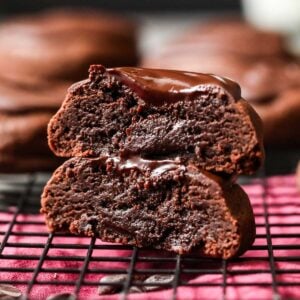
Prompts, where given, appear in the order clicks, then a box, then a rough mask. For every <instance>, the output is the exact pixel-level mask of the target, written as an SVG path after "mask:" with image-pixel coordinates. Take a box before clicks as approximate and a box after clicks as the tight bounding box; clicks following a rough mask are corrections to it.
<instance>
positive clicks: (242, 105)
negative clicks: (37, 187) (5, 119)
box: [48, 65, 264, 175]
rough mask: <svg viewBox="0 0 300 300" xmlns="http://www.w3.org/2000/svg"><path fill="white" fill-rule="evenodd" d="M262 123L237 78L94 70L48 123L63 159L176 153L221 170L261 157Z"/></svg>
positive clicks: (255, 163)
mask: <svg viewBox="0 0 300 300" xmlns="http://www.w3.org/2000/svg"><path fill="white" fill-rule="evenodd" d="M261 131H262V129H261V120H260V119H259V117H258V115H257V114H256V112H255V111H254V110H253V109H252V108H251V107H250V105H249V104H248V103H247V102H246V101H245V100H243V99H242V98H241V91H240V87H239V85H238V84H237V83H235V82H233V81H231V80H229V79H226V78H222V77H219V76H214V75H209V74H200V73H192V72H184V71H170V70H158V69H143V68H129V67H124V68H114V69H106V68H105V67H103V66H101V65H93V66H91V67H90V74H89V78H88V79H87V80H84V81H81V82H78V83H76V84H74V85H73V86H71V87H70V89H69V91H68V94H67V96H66V99H65V101H64V102H63V104H62V107H61V108H60V110H59V111H58V112H57V113H56V115H55V116H54V117H53V118H52V120H51V121H50V123H49V126H48V141H49V145H50V148H51V149H52V150H53V152H54V153H55V154H56V155H58V156H62V157H72V156H82V157H100V156H108V155H118V156H121V157H125V158H126V157H127V158H128V157H130V156H141V157H143V158H147V159H154V158H155V159H160V158H162V159H163V158H166V157H168V158H174V159H178V160H180V161H181V163H184V164H189V163H192V164H194V165H196V166H198V167H200V168H202V169H205V170H208V171H211V172H214V173H221V174H228V175H233V174H251V173H253V172H255V171H256V170H257V169H258V168H259V166H260V165H261V163H262V160H263V157H264V151H263V145H262V138H261V136H262V134H261Z"/></svg>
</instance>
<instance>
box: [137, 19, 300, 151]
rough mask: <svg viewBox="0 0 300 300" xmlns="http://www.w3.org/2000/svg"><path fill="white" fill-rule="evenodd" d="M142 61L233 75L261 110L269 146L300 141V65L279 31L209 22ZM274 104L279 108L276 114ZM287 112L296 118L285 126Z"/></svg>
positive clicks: (153, 65)
mask: <svg viewBox="0 0 300 300" xmlns="http://www.w3.org/2000/svg"><path fill="white" fill-rule="evenodd" d="M142 65H143V66H144V67H149V68H150V67H151V68H171V69H181V70H188V71H195V72H204V73H213V74H218V75H221V76H225V77H229V78H232V79H233V80H235V81H237V82H238V83H239V84H240V85H241V88H242V96H243V97H244V98H245V99H246V100H248V101H250V102H251V103H252V104H253V106H254V107H255V109H257V110H258V113H259V114H260V116H261V118H262V120H263V122H264V127H265V128H266V130H265V138H266V144H267V145H268V144H270V145H272V146H274V145H275V146H282V141H284V144H285V146H291V145H296V144H299V145H300V143H299V142H298V141H295V139H294V138H295V131H298V132H299V125H300V110H299V108H298V104H297V100H296V98H297V97H298V96H297V93H298V92H297V90H299V89H300V64H299V62H298V61H297V59H296V58H294V57H293V56H292V55H291V54H289V51H288V50H287V48H286V46H285V41H284V38H283V37H282V36H281V35H280V34H279V33H274V32H268V31H262V30H260V29H257V28H255V27H253V26H252V25H249V24H247V23H245V22H244V21H242V20H238V19H227V20H222V21H221V20H219V21H208V22H207V23H203V24H199V25H196V26H194V28H191V29H190V30H188V31H187V32H186V33H183V34H182V35H181V36H179V37H177V38H176V39H175V40H173V41H172V42H170V43H167V44H166V45H163V46H162V50H160V51H158V52H157V53H156V54H151V55H150V54H148V55H147V56H145V57H144V58H143V60H142ZM286 91H288V92H286ZM292 94H293V96H292ZM284 99H285V100H284ZM285 101H286V104H284V103H285ZM299 102H300V99H299ZM269 108H270V111H273V110H274V113H273V114H272V116H271V113H270V112H267V111H268V109H269ZM279 110H282V112H280V111H279ZM287 116H291V117H292V118H293V121H292V120H291V121H290V122H289V123H288V124H285V122H287V120H288V118H287ZM279 127H280V128H279ZM277 128H278V130H279V131H280V132H281V133H280V135H279V134H278V135H277V133H276V130H277ZM283 132H286V134H283Z"/></svg>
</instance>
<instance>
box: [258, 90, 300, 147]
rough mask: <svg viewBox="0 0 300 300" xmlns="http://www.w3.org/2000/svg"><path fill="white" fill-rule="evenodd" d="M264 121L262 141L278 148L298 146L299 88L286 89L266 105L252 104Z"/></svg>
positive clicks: (299, 118)
mask: <svg viewBox="0 0 300 300" xmlns="http://www.w3.org/2000/svg"><path fill="white" fill-rule="evenodd" d="M253 107H254V108H255V110H256V111H257V113H258V114H259V115H260V116H261V118H262V120H263V121H264V141H265V143H266V144H268V145H272V146H274V145H276V146H280V147H283V148H284V147H291V146H294V147H299V146H300V139H299V133H300V87H299V88H294V89H288V90H286V91H284V92H282V93H280V94H279V95H277V96H276V97H274V98H273V99H272V100H271V101H269V102H266V103H253Z"/></svg>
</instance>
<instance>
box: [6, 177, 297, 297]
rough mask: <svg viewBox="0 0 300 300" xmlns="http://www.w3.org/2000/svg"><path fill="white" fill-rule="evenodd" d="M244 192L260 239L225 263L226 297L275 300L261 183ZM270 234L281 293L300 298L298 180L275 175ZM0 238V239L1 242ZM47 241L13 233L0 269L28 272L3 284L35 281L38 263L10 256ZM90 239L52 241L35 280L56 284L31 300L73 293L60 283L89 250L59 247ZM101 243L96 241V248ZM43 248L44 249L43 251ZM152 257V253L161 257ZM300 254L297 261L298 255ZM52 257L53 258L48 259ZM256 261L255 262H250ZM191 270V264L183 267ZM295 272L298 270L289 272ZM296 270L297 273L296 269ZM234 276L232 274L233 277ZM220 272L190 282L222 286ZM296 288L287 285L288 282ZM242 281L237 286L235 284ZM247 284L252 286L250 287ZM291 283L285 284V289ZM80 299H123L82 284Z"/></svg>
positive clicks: (205, 292)
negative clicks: (52, 270) (74, 258)
mask: <svg viewBox="0 0 300 300" xmlns="http://www.w3.org/2000/svg"><path fill="white" fill-rule="evenodd" d="M244 188H245V190H246V192H247V193H248V195H249V196H250V199H251V202H252V205H253V209H254V212H255V214H256V223H257V234H258V236H257V238H256V241H255V244H254V247H253V248H252V249H251V250H249V251H248V252H247V253H246V254H244V255H243V257H242V258H243V259H237V260H235V261H230V262H228V264H227V270H228V274H227V283H228V284H229V285H228V286H227V288H226V299H228V300H231V299H232V300H235V299H272V297H273V291H272V287H271V283H272V277H271V273H270V263H269V259H268V251H267V240H266V226H265V218H264V215H263V214H264V206H263V197H262V194H263V189H262V186H261V184H260V182H259V181H257V182H254V183H253V184H252V185H248V186H244ZM266 201H267V204H268V213H269V214H270V216H269V224H270V231H271V235H272V244H273V246H274V256H275V257H276V261H275V268H276V270H277V273H276V282H277V283H279V284H278V293H279V294H280V295H281V296H282V297H283V298H289V299H300V259H299V258H300V220H299V215H300V194H299V192H298V190H297V188H296V184H295V177H294V176H284V177H279V176H277V177H272V178H270V179H268V181H267V197H266ZM11 218H12V214H11V213H0V220H1V221H5V220H7V221H9V220H11ZM42 220H43V218H42V216H39V215H19V216H18V218H17V221H42ZM7 227H8V225H0V231H5V230H6V229H7ZM13 232H17V233H19V234H20V233H26V232H46V228H45V226H44V225H22V226H21V225H18V224H17V225H15V226H14V227H13ZM1 239H2V237H1V236H0V240H1ZM46 241H47V236H45V237H41V236H37V237H36V236H22V235H11V236H10V238H9V240H8V244H7V245H6V247H5V248H4V251H3V253H2V254H3V255H4V257H1V256H0V267H1V268H5V267H8V268H11V269H12V270H13V269H14V268H16V267H21V268H23V269H24V272H14V271H10V272H8V271H7V272H0V280H7V281H10V280H27V281H29V280H31V278H32V276H33V269H34V268H35V267H36V266H37V264H38V259H36V260H20V259H8V257H7V256H6V255H18V256H19V255H37V256H40V255H41V253H42V251H43V248H42V246H43V245H41V244H44V243H45V242H46ZM89 242H90V239H89V238H78V237H65V238H62V237H54V239H53V242H52V244H55V247H54V249H52V248H50V250H49V252H48V257H47V258H46V260H45V261H44V263H43V265H42V268H43V269H44V270H45V272H40V273H39V275H38V277H37V281H38V282H42V281H52V282H55V283H57V284H56V285H47V284H43V285H42V284H39V283H36V284H34V286H33V289H32V291H31V293H30V296H31V299H45V298H46V297H47V296H48V295H49V294H53V293H59V292H73V291H74V286H71V285H70V286H63V285H60V284H59V282H60V281H72V280H73V281H74V280H77V279H78V278H79V272H78V273H76V274H70V273H67V272H65V270H66V269H68V268H74V269H77V270H79V271H80V270H81V268H82V266H83V260H84V258H85V257H86V254H87V249H79V250H78V249H77V250H76V249H64V248H62V247H61V248H59V247H60V246H59V244H77V245H80V244H87V245H88V244H89ZM21 243H31V244H32V245H35V246H36V248H26V247H24V248H22V244H21ZM101 244H103V243H102V242H101V241H99V240H97V242H96V245H101ZM40 246H41V247H40ZM155 253H156V254H154V252H153V253H151V255H152V256H153V255H157V254H159V253H157V252H155ZM71 255H72V256H80V257H81V258H82V260H81V261H66V260H56V259H53V258H54V257H57V258H59V257H64V256H71ZM130 255H131V251H129V250H101V249H100V250H94V251H93V253H92V257H99V256H109V257H112V258H114V257H115V258H118V257H128V256H130ZM139 255H141V256H146V251H140V252H139ZM296 256H297V257H296ZM49 257H51V258H52V259H49ZM285 257H289V261H285V259H284V258H285ZM251 258H252V259H251ZM212 264H213V265H215V266H216V268H219V269H220V266H221V263H220V262H216V263H211V262H210V263H206V264H205V266H204V265H203V266H201V265H198V266H193V267H196V268H198V269H201V267H203V268H212V267H213V266H212ZM136 267H137V268H139V269H140V268H143V269H147V268H158V267H159V268H160V269H164V268H174V267H175V266H174V263H171V264H169V265H163V264H159V265H154V264H150V263H148V264H145V263H138V266H136ZM184 267H189V268H190V267H191V266H184ZM48 268H59V270H58V271H57V273H56V274H55V273H47V269H48ZM88 268H89V270H90V273H88V274H87V275H86V276H85V278H84V279H85V280H87V281H98V280H99V279H100V278H101V277H102V276H104V274H99V273H93V269H96V268H107V269H116V268H118V269H123V270H126V269H127V268H128V262H103V261H91V262H90V263H89V266H88ZM245 270H257V272H256V271H255V273H254V274H243V275H241V274H235V273H234V272H236V271H245ZM291 270H294V271H293V272H291ZM295 270H296V271H295ZM231 272H233V273H231ZM222 281H223V276H222V274H207V275H198V276H197V277H195V278H192V279H189V282H190V283H202V284H205V283H207V284H209V283H215V284H218V283H220V284H221V283H222ZM291 282H292V283H293V285H289V283H291ZM236 283H238V284H239V286H236V285H232V284H236ZM248 283H250V284H252V286H249V285H248ZM257 283H263V284H264V286H253V284H257ZM285 285H287V286H285ZM16 286H18V287H19V288H20V289H21V290H22V291H23V292H25V291H26V285H24V284H19V285H16ZM171 296H172V290H171V289H165V290H162V291H156V292H149V293H143V294H130V296H129V297H128V299H170V298H171ZM79 298H80V299H119V295H110V296H98V295H97V287H96V286H85V285H83V286H82V288H81V290H80V294H79ZM177 298H178V299H184V300H188V299H221V298H222V287H221V286H220V287H218V286H213V287H209V286H201V287H179V288H178V290H177Z"/></svg>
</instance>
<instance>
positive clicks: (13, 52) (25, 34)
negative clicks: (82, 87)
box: [0, 11, 137, 84]
mask: <svg viewBox="0 0 300 300" xmlns="http://www.w3.org/2000/svg"><path fill="white" fill-rule="evenodd" d="M135 31H136V30H135V25H134V24H132V23H131V22H129V21H127V20H124V19H122V18H121V17H119V16H110V15H108V14H104V13H98V12H92V11H51V12H44V13H40V14H37V15H31V16H27V17H17V18H14V19H11V20H7V21H3V22H2V23H1V25H0V68H1V70H5V72H3V74H2V75H3V76H5V78H7V79H9V80H12V81H14V82H16V81H17V82H22V83H24V81H26V80H28V81H29V83H30V84H31V83H32V82H36V81H38V82H39V81H40V79H42V80H59V79H63V80H79V79H82V78H83V77H82V75H83V74H84V72H85V71H86V69H87V68H88V67H89V65H90V64H92V63H103V64H106V65H108V66H118V65H134V64H136V62H137V51H136V40H135Z"/></svg>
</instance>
